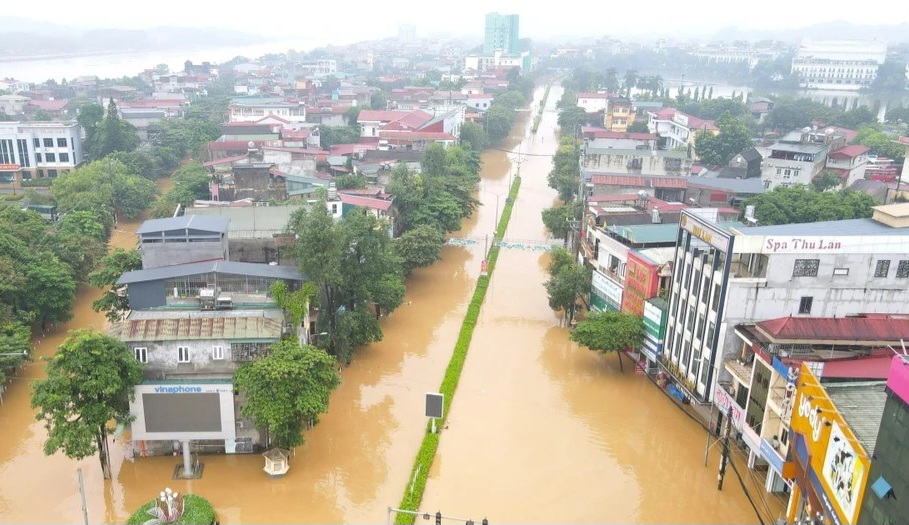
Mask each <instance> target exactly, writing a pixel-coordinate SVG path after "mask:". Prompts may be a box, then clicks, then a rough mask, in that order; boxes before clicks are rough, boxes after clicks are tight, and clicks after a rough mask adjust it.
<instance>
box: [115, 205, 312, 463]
mask: <svg viewBox="0 0 909 525" xmlns="http://www.w3.org/2000/svg"><path fill="white" fill-rule="evenodd" d="M197 218H199V217H197ZM302 281H303V278H302V277H301V276H300V274H299V273H298V272H297V270H296V268H294V267H287V266H273V265H268V264H252V263H238V262H228V261H203V262H194V263H188V264H180V265H175V266H166V267H161V268H151V269H143V270H137V271H132V272H127V273H125V274H123V276H121V277H120V279H119V280H118V281H117V284H118V285H121V286H126V293H127V297H128V300H129V305H130V309H131V312H130V313H129V315H128V316H127V317H126V319H125V320H123V321H120V322H117V323H114V324H113V326H112V327H111V328H110V330H109V332H108V333H109V335H110V336H111V337H114V338H116V339H118V340H120V341H123V342H124V343H125V344H126V345H127V346H128V347H129V349H130V350H131V351H132V352H133V353H134V355H135V357H136V360H138V361H140V362H142V363H144V364H145V369H144V372H143V381H142V383H141V384H139V385H137V386H136V387H135V399H134V401H132V402H131V403H130V413H131V414H132V415H133V416H134V418H135V420H134V421H133V422H132V425H131V439H132V444H133V449H134V451H135V452H136V454H137V455H142V456H145V455H159V454H171V453H172V452H175V451H176V450H178V448H179V444H178V443H179V442H184V443H187V442H190V441H191V442H193V444H194V445H195V447H196V450H204V451H206V452H209V453H217V452H223V453H228V454H234V453H244V452H247V453H248V452H253V451H254V449H255V448H256V447H257V446H258V445H264V441H263V434H262V433H261V432H260V429H257V428H255V425H253V424H252V422H251V421H249V420H247V419H245V418H244V417H243V416H242V415H241V414H242V407H243V402H244V401H243V397H242V396H240V395H238V394H237V393H236V392H235V390H234V385H233V376H234V372H235V371H236V369H237V368H238V367H239V366H241V365H243V364H244V363H248V362H250V361H253V360H255V359H258V358H260V357H263V356H265V355H267V354H268V349H269V345H271V344H272V343H274V342H276V341H278V340H280V339H281V338H282V337H296V338H297V339H299V340H300V341H301V342H306V341H308V329H309V318H308V316H307V317H306V318H305V319H304V320H303V323H302V324H301V326H298V327H295V326H291V325H292V323H289V322H288V321H287V320H286V319H285V316H284V312H283V310H282V309H281V308H280V307H278V305H277V304H276V303H275V301H274V298H273V297H272V295H271V287H272V285H273V284H274V283H276V282H285V283H287V285H288V288H289V289H291V290H298V289H299V288H300V286H301V283H302ZM188 448H189V446H188V445H187V446H185V448H184V449H188Z"/></svg>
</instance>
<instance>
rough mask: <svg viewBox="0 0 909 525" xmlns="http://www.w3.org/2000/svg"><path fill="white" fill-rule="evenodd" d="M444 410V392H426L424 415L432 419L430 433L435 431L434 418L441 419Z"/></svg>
mask: <svg viewBox="0 0 909 525" xmlns="http://www.w3.org/2000/svg"><path fill="white" fill-rule="evenodd" d="M444 411H445V394H440V393H438V392H426V417H428V418H430V419H431V420H432V433H433V434H435V433H436V419H442V415H443V414H444Z"/></svg>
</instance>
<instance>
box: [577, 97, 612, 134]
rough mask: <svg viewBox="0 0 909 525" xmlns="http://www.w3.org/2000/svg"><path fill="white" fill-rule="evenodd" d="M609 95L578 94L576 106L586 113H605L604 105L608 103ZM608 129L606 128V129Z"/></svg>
mask: <svg viewBox="0 0 909 525" xmlns="http://www.w3.org/2000/svg"><path fill="white" fill-rule="evenodd" d="M609 97H610V95H609V93H606V92H605V91H604V92H602V93H578V95H577V100H576V101H575V102H576V104H577V106H578V107H579V108H581V109H583V110H584V111H586V112H587V113H598V112H600V111H606V105H607V104H608V102H609ZM607 129H608V128H607Z"/></svg>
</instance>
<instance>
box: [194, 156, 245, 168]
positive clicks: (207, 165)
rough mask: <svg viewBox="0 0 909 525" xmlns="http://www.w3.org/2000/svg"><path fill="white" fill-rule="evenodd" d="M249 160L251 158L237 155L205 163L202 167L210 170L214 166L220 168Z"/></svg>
mask: <svg viewBox="0 0 909 525" xmlns="http://www.w3.org/2000/svg"><path fill="white" fill-rule="evenodd" d="M247 158H249V157H248V156H247V155H236V156H234V157H225V158H223V159H218V160H211V161H208V162H203V163H202V167H205V168H210V167H212V166H220V165H221V164H231V163H234V162H237V161H238V160H246V159H247Z"/></svg>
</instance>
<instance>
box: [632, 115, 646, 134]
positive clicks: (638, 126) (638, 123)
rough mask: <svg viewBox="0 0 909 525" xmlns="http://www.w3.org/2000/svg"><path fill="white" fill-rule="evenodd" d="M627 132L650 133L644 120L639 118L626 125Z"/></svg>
mask: <svg viewBox="0 0 909 525" xmlns="http://www.w3.org/2000/svg"><path fill="white" fill-rule="evenodd" d="M628 133H650V128H648V127H647V121H646V120H644V119H642V118H639V119H635V121H634V122H632V123H631V125H630V126H628Z"/></svg>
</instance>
